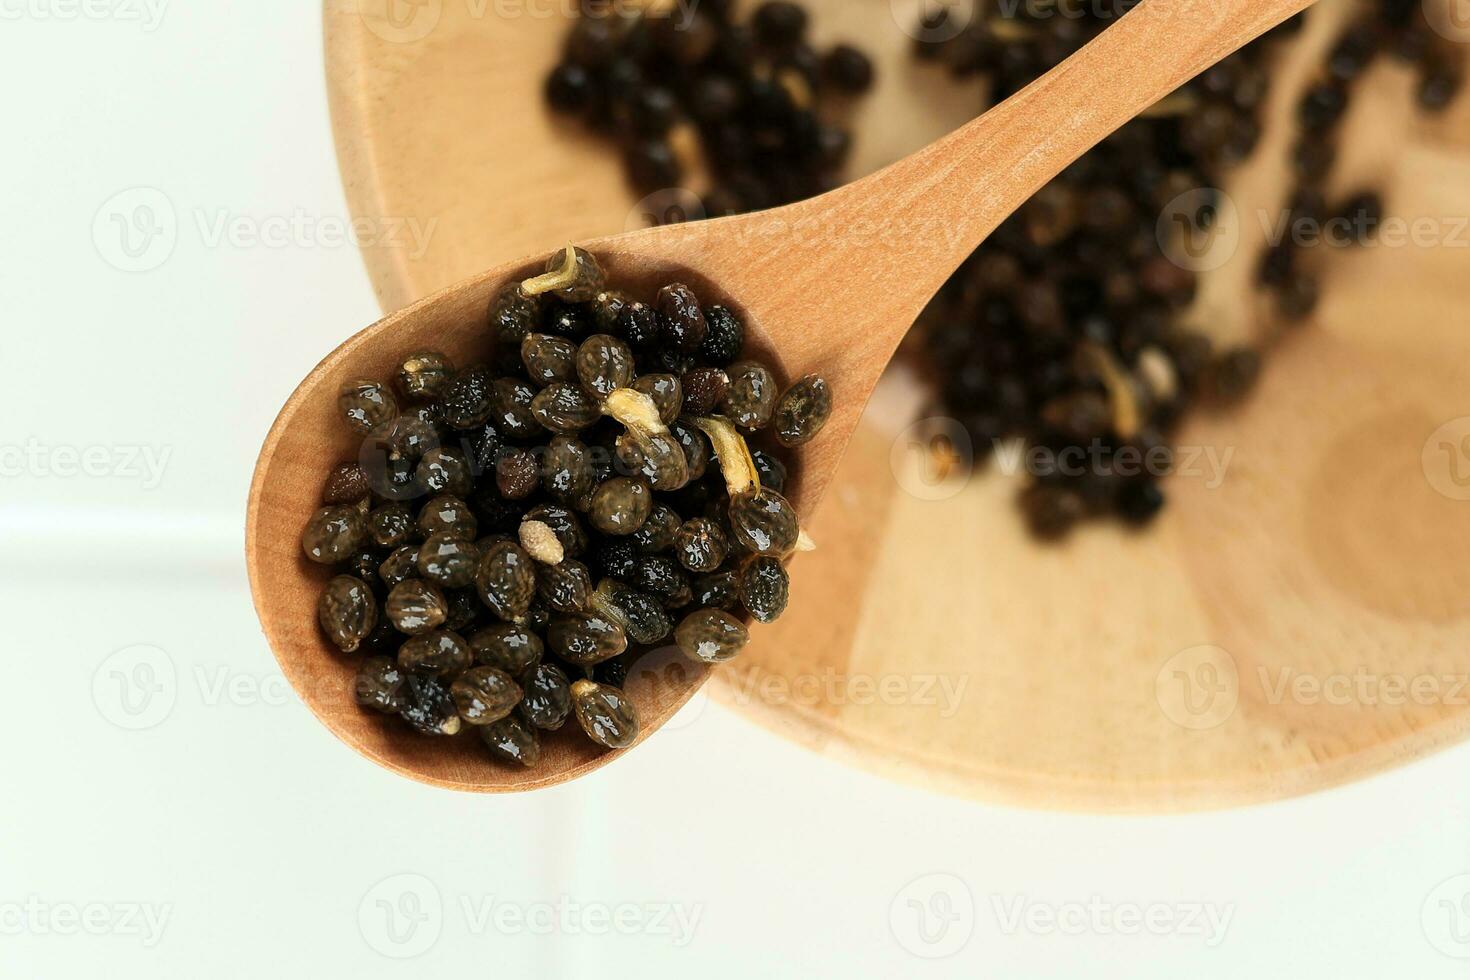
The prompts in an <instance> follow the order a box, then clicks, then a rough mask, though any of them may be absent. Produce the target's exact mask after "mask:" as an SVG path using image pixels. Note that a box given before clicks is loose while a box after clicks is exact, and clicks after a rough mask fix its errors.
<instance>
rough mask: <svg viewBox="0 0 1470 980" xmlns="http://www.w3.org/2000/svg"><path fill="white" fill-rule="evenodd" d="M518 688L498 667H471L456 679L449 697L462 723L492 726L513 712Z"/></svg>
mask: <svg viewBox="0 0 1470 980" xmlns="http://www.w3.org/2000/svg"><path fill="white" fill-rule="evenodd" d="M521 694H522V691H521V687H520V685H519V684H517V683H516V682H515V679H514V678H513V677H511V676H510V675H509V674H507V673H506V672H505V671H503V670H501V669H499V668H498V667H474V668H471V669H469V670H466V671H465V672H464V673H462V674H460V675H459V676H458V677H457V678H455V680H454V683H453V684H452V685H450V688H449V695H450V697H452V698H453V699H454V706H455V708H456V709H458V711H459V716H460V717H461V718H463V719H464V721H465V724H468V725H475V726H484V725H493V724H495V722H497V721H500V720H501V719H502V718H504V717H506V716H507V715H509V714H510V713H511V712H512V711H514V710H515V706H516V705H517V704H519V703H520V701H521Z"/></svg>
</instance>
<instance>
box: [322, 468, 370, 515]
mask: <svg viewBox="0 0 1470 980" xmlns="http://www.w3.org/2000/svg"><path fill="white" fill-rule="evenodd" d="M372 492H373V487H372V483H371V481H369V480H368V477H367V473H365V472H364V471H363V468H362V466H361V464H359V463H338V464H337V465H336V466H335V467H333V469H332V473H331V475H330V476H328V477H327V484H326V486H325V487H323V488H322V503H324V504H326V505H327V506H329V507H331V506H335V505H339V504H355V503H357V502H358V501H360V500H364V499H366V498H367V496H368V495H369V494H370V493H372Z"/></svg>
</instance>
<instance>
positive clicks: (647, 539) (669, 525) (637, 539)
mask: <svg viewBox="0 0 1470 980" xmlns="http://www.w3.org/2000/svg"><path fill="white" fill-rule="evenodd" d="M681 523H682V522H681V521H680V520H679V515H678V514H676V513H674V510H673V508H671V507H669V506H668V505H666V504H654V505H653V509H652V510H651V511H649V514H648V519H647V520H646V521H644V522H643V526H642V527H640V528H639V529H638V530H637V531H634V532H633V535H632V539H631V540H632V542H633V544H634V546H635V547H637V548H638V550H639V551H641V552H643V553H644V554H654V553H656V552H660V551H667V550H668V549H669V548H671V547H673V544H674V536H675V535H677V534H678V533H679V525H680V524H681Z"/></svg>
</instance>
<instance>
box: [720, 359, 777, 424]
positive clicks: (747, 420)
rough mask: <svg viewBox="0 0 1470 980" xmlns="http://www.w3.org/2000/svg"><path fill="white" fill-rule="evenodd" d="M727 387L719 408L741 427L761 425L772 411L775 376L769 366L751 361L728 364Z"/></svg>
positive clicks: (774, 406)
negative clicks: (728, 384)
mask: <svg viewBox="0 0 1470 980" xmlns="http://www.w3.org/2000/svg"><path fill="white" fill-rule="evenodd" d="M727 373H728V374H729V376H730V387H729V388H728V389H726V391H725V397H724V400H723V401H722V402H721V405H720V407H721V409H722V410H723V412H724V414H725V415H726V416H728V417H729V419H730V421H731V422H733V423H735V425H737V426H739V427H740V428H742V429H746V430H748V431H755V430H757V429H763V428H765V427H766V425H767V424H769V423H770V421H771V416H772V415H774V414H775V412H776V379H775V377H774V376H773V375H772V374H771V372H770V369H769V368H767V367H766V366H765V365H764V364H759V363H757V362H755V361H740V362H739V363H737V364H732V365H730V368H729V370H728V371H727Z"/></svg>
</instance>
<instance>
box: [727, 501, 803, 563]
mask: <svg viewBox="0 0 1470 980" xmlns="http://www.w3.org/2000/svg"><path fill="white" fill-rule="evenodd" d="M730 530H731V531H733V532H734V535H735V540H736V541H737V542H739V543H740V544H741V545H743V546H744V547H745V548H746V549H748V550H749V551H752V552H754V553H755V554H758V555H775V556H777V557H783V556H785V555H788V554H790V553H791V552H792V551H793V550H795V548H796V542H797V539H798V537H799V536H800V534H801V522H800V521H799V519H798V518H797V516H796V510H795V508H793V507H792V506H791V502H790V501H788V500H787V499H786V498H785V497H783V496H781V495H780V494H779V493H777V492H776V491H774V490H770V489H767V488H765V487H762V488H761V489H760V490H758V491H749V492H746V493H742V494H737V495H736V496H735V497H733V498H732V499H731V500H730Z"/></svg>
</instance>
